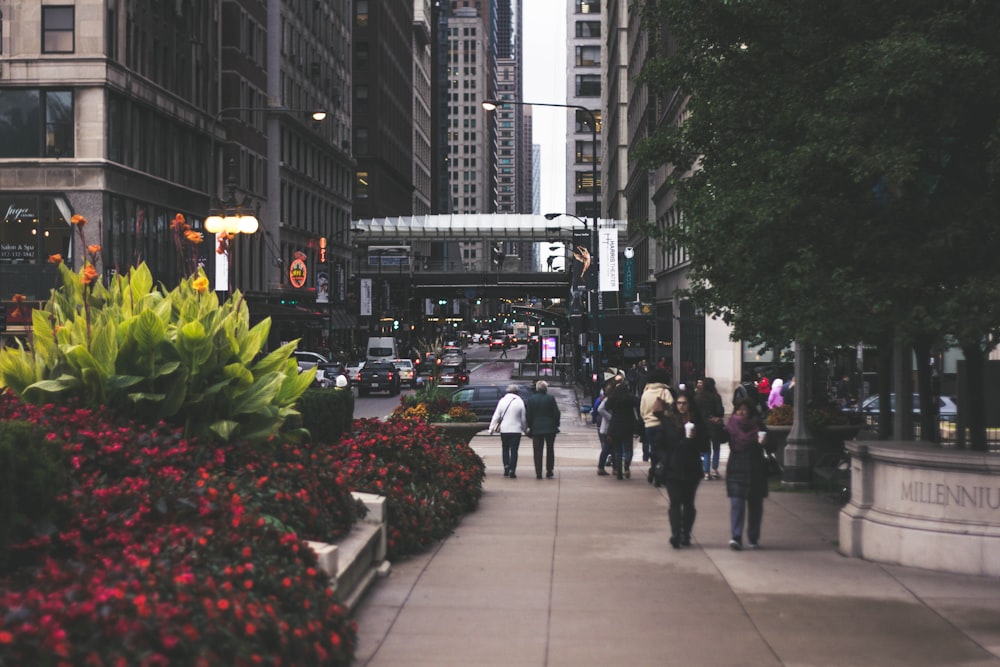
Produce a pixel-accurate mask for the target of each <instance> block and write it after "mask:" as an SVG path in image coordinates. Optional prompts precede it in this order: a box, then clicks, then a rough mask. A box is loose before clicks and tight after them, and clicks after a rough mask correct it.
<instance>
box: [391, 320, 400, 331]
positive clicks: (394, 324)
mask: <svg viewBox="0 0 1000 667" xmlns="http://www.w3.org/2000/svg"><path fill="white" fill-rule="evenodd" d="M392 330H393V331H399V320H393V321H392Z"/></svg>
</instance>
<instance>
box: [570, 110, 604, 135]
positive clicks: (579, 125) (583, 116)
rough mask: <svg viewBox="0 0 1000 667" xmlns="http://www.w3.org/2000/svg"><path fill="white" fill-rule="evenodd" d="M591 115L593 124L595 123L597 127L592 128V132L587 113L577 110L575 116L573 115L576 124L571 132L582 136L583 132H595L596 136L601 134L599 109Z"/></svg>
mask: <svg viewBox="0 0 1000 667" xmlns="http://www.w3.org/2000/svg"><path fill="white" fill-rule="evenodd" d="M591 113H592V114H594V122H595V123H597V127H596V128H593V130H592V129H591V127H590V116H589V115H588V114H587V113H585V112H583V111H580V110H579V109H577V111H576V114H575V116H576V118H575V121H576V122H575V124H574V128H573V132H575V133H576V134H583V133H584V132H591V131H596V132H597V133H598V134H600V132H601V111H600V110H599V109H597V110H594V111H591Z"/></svg>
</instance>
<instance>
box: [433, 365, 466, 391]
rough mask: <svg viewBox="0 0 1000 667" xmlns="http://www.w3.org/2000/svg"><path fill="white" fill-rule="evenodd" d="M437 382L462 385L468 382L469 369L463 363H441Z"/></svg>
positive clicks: (445, 384)
mask: <svg viewBox="0 0 1000 667" xmlns="http://www.w3.org/2000/svg"><path fill="white" fill-rule="evenodd" d="M438 378H439V379H438V384H439V385H442V386H445V387H449V386H455V387H464V386H465V385H467V384H469V371H467V370H465V365H464V364H442V365H441V372H440V375H439V376H438Z"/></svg>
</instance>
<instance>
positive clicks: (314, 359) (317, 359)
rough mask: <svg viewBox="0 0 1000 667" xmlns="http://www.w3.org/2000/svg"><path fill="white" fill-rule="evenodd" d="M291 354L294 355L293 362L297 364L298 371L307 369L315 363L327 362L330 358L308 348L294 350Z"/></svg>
mask: <svg viewBox="0 0 1000 667" xmlns="http://www.w3.org/2000/svg"><path fill="white" fill-rule="evenodd" d="M292 354H294V355H295V363H297V364H298V365H299V372H300V373H301V372H302V371H307V370H309V369H310V368H312V367H313V366H315V365H316V364H327V363H330V360H329V359H327V358H326V357H324V356H323V355H322V354H320V353H319V352H310V351H308V350H295V351H294V352H293V353H292Z"/></svg>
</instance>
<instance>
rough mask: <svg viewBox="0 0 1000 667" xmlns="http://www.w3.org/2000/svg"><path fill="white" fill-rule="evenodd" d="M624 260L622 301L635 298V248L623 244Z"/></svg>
mask: <svg viewBox="0 0 1000 667" xmlns="http://www.w3.org/2000/svg"><path fill="white" fill-rule="evenodd" d="M624 255H625V261H624V262H622V294H621V299H622V301H633V300H634V299H635V248H633V247H632V246H625V253H624Z"/></svg>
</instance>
